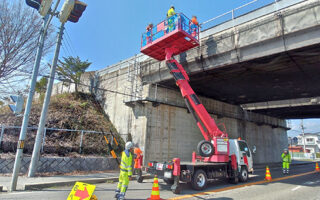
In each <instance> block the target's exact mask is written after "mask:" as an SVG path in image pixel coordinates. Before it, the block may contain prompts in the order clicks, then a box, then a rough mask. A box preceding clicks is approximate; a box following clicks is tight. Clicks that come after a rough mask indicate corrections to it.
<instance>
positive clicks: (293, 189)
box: [292, 185, 301, 191]
mask: <svg viewBox="0 0 320 200" xmlns="http://www.w3.org/2000/svg"><path fill="white" fill-rule="evenodd" d="M299 188H301V185H299V186H297V187H295V188H293V189H292V191H295V190H297V189H299Z"/></svg>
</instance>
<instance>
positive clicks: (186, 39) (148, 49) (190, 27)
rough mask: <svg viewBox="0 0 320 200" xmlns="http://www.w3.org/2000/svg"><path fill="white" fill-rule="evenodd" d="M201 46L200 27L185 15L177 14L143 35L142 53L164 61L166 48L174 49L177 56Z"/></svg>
mask: <svg viewBox="0 0 320 200" xmlns="http://www.w3.org/2000/svg"><path fill="white" fill-rule="evenodd" d="M198 45H199V26H198V25H195V24H192V22H191V20H190V19H189V18H187V17H186V16H185V15H184V14H182V13H178V14H175V15H173V16H171V17H169V18H167V19H166V20H164V21H162V22H160V23H159V24H158V25H157V26H154V27H153V28H152V29H151V30H150V31H147V32H145V33H143V34H142V37H141V52H142V53H144V54H146V55H148V56H150V57H152V58H154V59H156V60H159V61H161V60H164V59H165V56H166V52H165V49H166V48H174V49H175V50H174V54H173V55H177V54H180V53H182V52H185V51H187V50H189V49H192V48H194V47H196V46H198Z"/></svg>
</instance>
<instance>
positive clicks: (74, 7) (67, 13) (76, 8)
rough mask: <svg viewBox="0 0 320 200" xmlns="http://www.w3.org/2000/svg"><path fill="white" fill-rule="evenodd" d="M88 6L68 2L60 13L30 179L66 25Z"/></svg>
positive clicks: (40, 139)
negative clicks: (59, 23)
mask: <svg viewBox="0 0 320 200" xmlns="http://www.w3.org/2000/svg"><path fill="white" fill-rule="evenodd" d="M86 6H87V5H86V4H85V3H83V2H80V1H74V0H66V1H65V2H64V4H63V6H62V9H61V11H60V14H59V20H60V22H61V26H60V31H59V34H58V40H57V44H56V50H55V54H54V58H53V61H52V66H51V71H50V77H49V82H48V86H47V91H46V95H45V99H44V103H43V107H42V112H41V117H40V121H39V126H38V131H37V136H36V141H35V144H34V148H33V152H32V157H31V163H30V166H29V173H28V177H34V175H35V173H36V170H37V166H38V161H39V155H40V148H41V142H42V138H43V132H44V128H45V124H46V118H47V113H48V108H49V103H50V97H51V93H52V87H53V82H54V77H55V72H56V67H57V62H58V58H59V52H60V46H61V40H62V35H63V30H64V24H65V23H66V22H67V21H71V22H74V23H76V22H78V20H79V18H80V17H81V15H82V12H83V11H84V10H85V8H86Z"/></svg>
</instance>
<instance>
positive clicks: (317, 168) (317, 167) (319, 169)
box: [316, 163, 320, 172]
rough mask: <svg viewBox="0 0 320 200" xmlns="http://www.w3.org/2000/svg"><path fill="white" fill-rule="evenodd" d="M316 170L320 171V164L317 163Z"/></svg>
mask: <svg viewBox="0 0 320 200" xmlns="http://www.w3.org/2000/svg"><path fill="white" fill-rule="evenodd" d="M316 171H317V172H319V171H320V168H319V164H318V163H316Z"/></svg>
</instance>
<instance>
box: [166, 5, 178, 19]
mask: <svg viewBox="0 0 320 200" xmlns="http://www.w3.org/2000/svg"><path fill="white" fill-rule="evenodd" d="M175 14H176V13H175V11H174V6H173V5H171V6H170V9H169V10H168V12H167V18H169V17H171V16H173V15H175Z"/></svg>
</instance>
